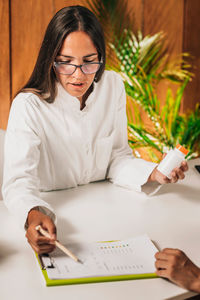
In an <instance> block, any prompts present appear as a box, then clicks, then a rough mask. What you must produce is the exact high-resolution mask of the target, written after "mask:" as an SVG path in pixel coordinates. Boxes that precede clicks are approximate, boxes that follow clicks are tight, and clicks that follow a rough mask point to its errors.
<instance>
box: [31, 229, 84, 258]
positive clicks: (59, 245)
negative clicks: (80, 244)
mask: <svg viewBox="0 0 200 300" xmlns="http://www.w3.org/2000/svg"><path fill="white" fill-rule="evenodd" d="M35 229H36V230H37V231H39V232H40V233H41V234H42V235H44V236H46V237H48V238H51V236H50V234H49V233H48V232H47V231H46V230H44V229H43V228H42V226H41V225H38V226H36V227H35ZM55 245H56V247H58V248H59V249H60V250H62V251H63V252H64V253H65V254H67V255H68V256H69V257H71V258H72V259H73V260H74V261H76V262H81V261H80V260H79V259H78V258H77V257H76V256H75V255H74V254H73V253H72V252H71V251H70V250H69V249H67V248H66V247H65V246H63V245H62V244H61V243H60V242H58V241H57V240H56V241H55Z"/></svg>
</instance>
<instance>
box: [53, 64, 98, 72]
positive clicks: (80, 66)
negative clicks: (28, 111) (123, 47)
mask: <svg viewBox="0 0 200 300" xmlns="http://www.w3.org/2000/svg"><path fill="white" fill-rule="evenodd" d="M102 64H103V62H102V61H100V62H90V63H86V64H81V65H74V64H68V63H66V62H64V61H54V63H53V65H54V68H55V69H56V72H58V73H59V74H62V75H72V74H74V72H76V70H77V68H80V69H81V71H82V73H83V74H85V75H90V74H94V73H96V72H98V71H99V69H100V67H101V65H102ZM58 65H67V66H74V67H75V69H74V71H73V72H72V73H67V74H66V73H61V72H59V71H58V70H57V66H58ZM85 65H99V68H98V69H97V70H96V71H95V72H92V73H85V72H84V71H83V69H82V67H83V66H85Z"/></svg>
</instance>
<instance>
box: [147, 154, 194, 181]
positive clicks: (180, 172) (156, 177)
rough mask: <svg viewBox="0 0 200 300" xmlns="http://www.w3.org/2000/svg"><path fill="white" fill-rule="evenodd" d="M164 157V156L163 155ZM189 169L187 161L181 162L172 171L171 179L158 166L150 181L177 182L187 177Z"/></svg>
mask: <svg viewBox="0 0 200 300" xmlns="http://www.w3.org/2000/svg"><path fill="white" fill-rule="evenodd" d="M163 158H164V157H163ZM187 170H188V164H187V162H186V161H183V162H182V163H181V166H180V167H179V168H174V169H173V170H172V172H171V174H170V175H171V179H169V178H168V177H167V176H165V175H163V174H162V173H161V172H159V171H158V170H157V167H156V168H155V169H154V170H153V172H152V173H151V174H150V176H149V179H148V181H156V182H158V183H160V184H165V183H176V182H177V181H178V180H182V179H184V178H185V174H184V173H185V172H186V171H187Z"/></svg>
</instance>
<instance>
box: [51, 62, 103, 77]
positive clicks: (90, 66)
mask: <svg viewBox="0 0 200 300" xmlns="http://www.w3.org/2000/svg"><path fill="white" fill-rule="evenodd" d="M101 65H102V62H91V63H87V64H83V65H73V64H68V63H66V62H64V61H57V62H54V67H55V69H56V71H57V72H58V73H59V74H63V75H72V74H73V73H74V72H75V71H76V69H77V68H80V69H81V71H82V72H83V73H84V74H94V73H96V72H97V71H98V70H99V68H100V66H101Z"/></svg>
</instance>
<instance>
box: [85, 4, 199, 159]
mask: <svg viewBox="0 0 200 300" xmlns="http://www.w3.org/2000/svg"><path fill="white" fill-rule="evenodd" d="M87 2H88V5H89V7H90V9H91V10H92V11H93V12H94V13H95V15H96V16H97V18H98V19H99V21H100V22H101V24H102V27H103V29H104V33H105V40H106V52H107V62H106V68H107V69H108V70H114V71H116V72H118V73H119V74H120V75H121V77H122V79H123V81H124V85H125V89H126V94H127V116H128V124H127V126H128V140H129V145H130V147H131V148H132V149H133V154H134V155H135V156H136V157H142V158H144V159H147V160H151V161H154V162H159V161H160V159H161V158H162V154H163V153H164V152H167V151H168V150H169V149H171V148H174V147H175V146H176V145H177V144H178V143H179V144H181V145H183V146H185V147H186V148H187V149H188V150H189V153H188V155H187V157H188V159H190V158H195V157H197V156H199V155H200V105H199V104H197V105H196V108H195V109H194V111H188V112H187V113H185V114H183V113H181V109H180V108H181V101H182V99H183V95H184V89H185V87H186V85H187V84H188V83H189V81H190V80H191V79H192V76H193V74H192V73H191V72H190V67H191V66H190V64H189V54H188V53H180V55H179V56H177V57H174V58H173V59H169V55H168V50H167V37H166V36H165V34H164V33H163V32H158V33H156V34H154V35H147V36H144V37H143V35H142V33H141V32H140V31H136V29H135V25H134V15H133V12H129V11H128V9H127V1H123V0H110V1H107V0H92V1H91V0H88V1H87ZM161 81H170V82H171V83H173V85H174V86H176V88H175V89H174V88H173V87H172V86H171V85H170V86H169V87H168V88H167V90H166V96H165V100H164V103H163V101H161V99H160V98H159V93H158V89H157V87H158V85H159V83H160V82H161ZM188 101H189V99H188ZM144 115H145V118H144V117H141V116H144Z"/></svg>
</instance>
